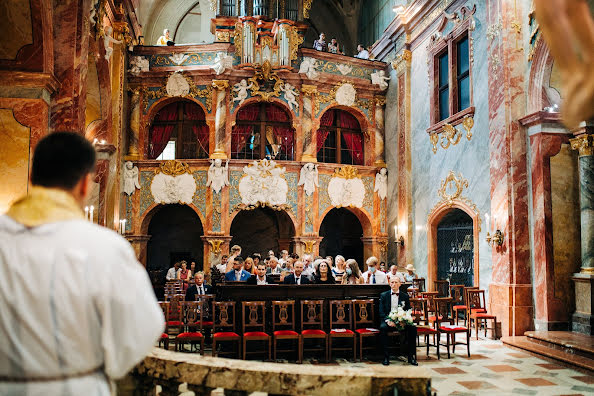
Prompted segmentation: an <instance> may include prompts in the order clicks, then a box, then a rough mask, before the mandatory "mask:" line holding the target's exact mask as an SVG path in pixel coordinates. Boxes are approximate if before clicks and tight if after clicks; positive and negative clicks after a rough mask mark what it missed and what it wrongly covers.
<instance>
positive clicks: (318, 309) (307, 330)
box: [300, 300, 328, 361]
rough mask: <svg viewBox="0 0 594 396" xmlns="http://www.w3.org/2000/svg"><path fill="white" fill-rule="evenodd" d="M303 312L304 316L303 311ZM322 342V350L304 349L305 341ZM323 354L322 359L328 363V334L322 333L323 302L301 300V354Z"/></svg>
mask: <svg viewBox="0 0 594 396" xmlns="http://www.w3.org/2000/svg"><path fill="white" fill-rule="evenodd" d="M305 310H307V311H306V312H305V315H304V311H305ZM311 339H314V340H322V341H323V342H324V347H323V348H309V349H305V341H306V340H311ZM312 351H317V352H321V351H323V352H324V359H325V360H326V361H328V334H326V332H325V331H324V300H301V350H300V354H301V357H302V358H303V352H312Z"/></svg>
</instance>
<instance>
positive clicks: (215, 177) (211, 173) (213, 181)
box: [206, 158, 229, 193]
mask: <svg viewBox="0 0 594 396" xmlns="http://www.w3.org/2000/svg"><path fill="white" fill-rule="evenodd" d="M228 185H229V160H227V162H226V163H225V166H223V161H221V160H220V159H218V158H217V159H215V160H214V161H212V162H211V164H210V167H209V168H208V181H207V182H206V187H208V186H210V187H211V188H212V190H213V191H214V192H216V193H219V192H221V189H222V188H223V187H225V186H228Z"/></svg>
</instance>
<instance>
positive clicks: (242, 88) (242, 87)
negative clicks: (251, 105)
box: [233, 79, 253, 106]
mask: <svg viewBox="0 0 594 396" xmlns="http://www.w3.org/2000/svg"><path fill="white" fill-rule="evenodd" d="M252 86H253V84H252V83H250V84H249V85H248V83H247V81H246V80H245V79H243V80H241V81H240V82H238V83H237V84H235V85H233V91H235V92H237V96H236V97H234V98H233V101H234V102H239V105H240V106H241V105H242V104H243V101H244V100H246V99H247V97H248V92H247V91H248V89H250V88H252Z"/></svg>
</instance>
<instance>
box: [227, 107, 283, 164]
mask: <svg viewBox="0 0 594 396" xmlns="http://www.w3.org/2000/svg"><path fill="white" fill-rule="evenodd" d="M293 142H294V133H293V127H292V125H291V117H290V115H289V113H288V112H287V111H286V110H285V109H283V108H282V107H280V106H278V105H275V104H273V103H266V102H259V103H254V104H250V105H247V106H244V107H242V108H240V109H239V110H238V113H237V119H236V121H235V126H234V127H233V132H232V133H231V158H235V159H264V158H266V157H269V158H272V159H277V160H288V161H292V160H293Z"/></svg>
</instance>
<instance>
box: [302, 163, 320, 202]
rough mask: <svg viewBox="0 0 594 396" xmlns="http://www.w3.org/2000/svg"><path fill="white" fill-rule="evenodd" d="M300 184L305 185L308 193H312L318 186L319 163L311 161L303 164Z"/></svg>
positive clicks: (304, 187) (304, 188) (304, 189)
mask: <svg viewBox="0 0 594 396" xmlns="http://www.w3.org/2000/svg"><path fill="white" fill-rule="evenodd" d="M297 185H298V186H303V191H305V194H306V195H308V196H309V195H311V194H313V193H314V191H316V187H318V165H317V164H313V163H311V162H309V163H307V164H305V165H303V168H301V173H300V174H299V183H297Z"/></svg>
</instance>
